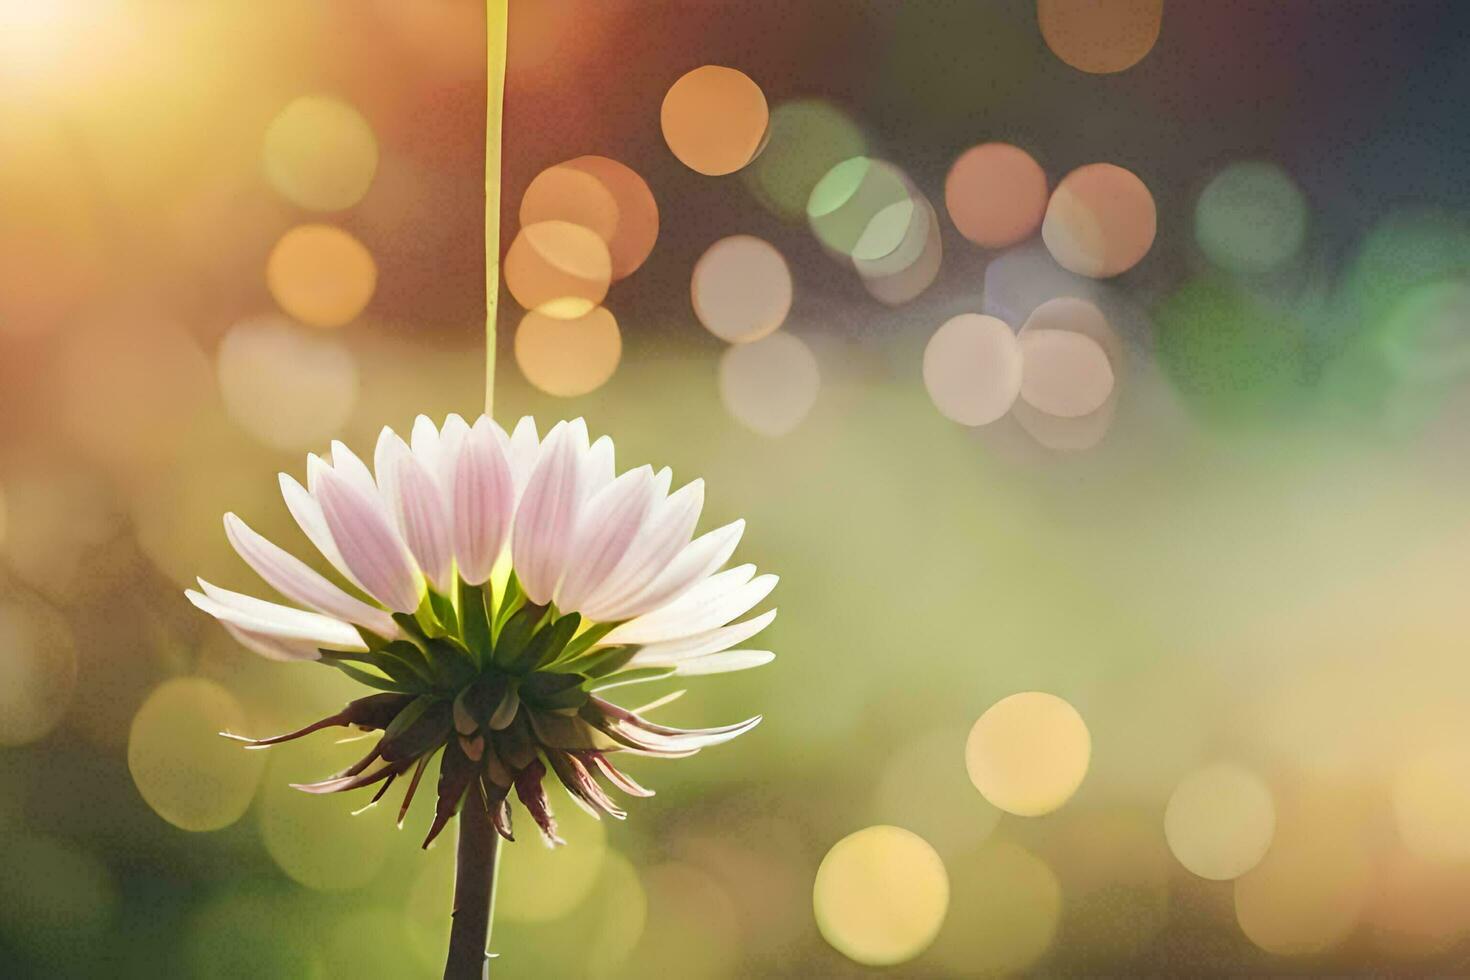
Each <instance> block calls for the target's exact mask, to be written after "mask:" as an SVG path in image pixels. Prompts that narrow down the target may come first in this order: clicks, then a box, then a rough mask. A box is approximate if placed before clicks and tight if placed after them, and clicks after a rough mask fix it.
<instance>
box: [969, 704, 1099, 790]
mask: <svg viewBox="0 0 1470 980" xmlns="http://www.w3.org/2000/svg"><path fill="white" fill-rule="evenodd" d="M1091 757H1092V738H1091V736H1090V735H1089V734H1088V731H1087V725H1086V723H1085V722H1083V720H1082V716H1081V715H1079V714H1078V713H1077V709H1076V708H1073V707H1072V706H1071V705H1070V704H1068V703H1067V702H1066V701H1064V700H1062V699H1061V698H1059V697H1057V696H1056V695H1054V694H1045V693H1043V692H1040V691H1026V692H1023V693H1021V694H1012V695H1011V696H1010V697H1008V698H1003V699H1002V700H1000V701H997V702H996V703H995V704H993V705H991V706H990V708H989V709H988V710H987V711H986V712H985V713H984V714H983V715H981V716H980V720H979V721H977V722H975V727H974V728H972V729H970V738H969V740H968V742H967V743H966V744H965V766H966V767H967V768H968V769H969V772H970V782H972V783H974V784H975V788H976V789H978V790H979V791H980V793H981V794H982V795H983V796H984V797H985V798H986V799H987V800H989V801H990V802H991V803H992V804H994V805H995V806H997V807H999V808H1000V809H1002V810H1004V811H1006V812H1007V813H1014V814H1016V815H1017V816H1021V817H1036V816H1040V815H1042V814H1044V813H1050V812H1051V811H1053V810H1055V809H1057V808H1058V807H1060V806H1061V805H1062V804H1064V803H1066V802H1067V800H1069V799H1071V798H1072V794H1073V793H1075V792H1077V787H1079V786H1081V785H1082V780H1083V778H1084V777H1085V776H1086V775H1087V766H1088V763H1089V761H1090V760H1091Z"/></svg>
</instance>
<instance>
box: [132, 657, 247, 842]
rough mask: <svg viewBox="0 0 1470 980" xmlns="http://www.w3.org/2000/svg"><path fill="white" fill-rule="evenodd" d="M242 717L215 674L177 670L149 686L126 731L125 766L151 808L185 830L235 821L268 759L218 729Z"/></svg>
mask: <svg viewBox="0 0 1470 980" xmlns="http://www.w3.org/2000/svg"><path fill="white" fill-rule="evenodd" d="M245 721H246V719H245V711H244V709H243V708H241V707H240V702H239V701H237V700H235V697H234V695H232V694H231V693H230V692H229V691H227V690H225V689H224V688H223V687H221V686H219V685H218V684H216V683H214V682H213V681H208V680H204V679H203V678H200V677H178V678H174V679H173V680H168V681H164V682H163V683H162V684H160V685H159V686H158V687H156V688H154V690H153V692H152V693H151V694H149V695H148V698H147V700H145V701H144V702H143V705H142V707H140V708H139V709H138V713H137V714H136V715H134V716H133V724H132V728H131V729H130V730H129V733H128V769H129V771H131V772H132V774H133V782H134V783H135V784H136V785H137V787H138V792H139V793H141V794H142V795H143V799H144V800H146V801H147V802H148V805H149V806H150V807H152V808H153V811H154V812H155V813H157V814H158V815H159V816H160V817H162V818H163V819H165V820H167V821H168V822H169V823H171V824H173V825H174V826H175V827H181V828H183V829H184V830H196V831H197V830H219V829H220V828H221V827H228V826H229V825H230V824H232V823H234V822H235V821H236V820H239V819H240V817H242V816H243V815H244V814H245V810H246V808H247V807H249V806H250V800H251V798H252V797H253V796H254V795H255V787H256V785H257V784H258V783H259V782H260V775H261V770H262V769H263V768H264V766H265V762H266V760H265V756H264V755H263V754H261V753H259V752H243V751H241V750H240V745H239V743H238V742H231V741H229V740H228V739H224V738H221V737H220V735H219V733H220V732H222V731H233V732H239V731H241V730H242V729H243V728H244V727H245Z"/></svg>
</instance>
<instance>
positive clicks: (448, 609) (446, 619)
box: [429, 589, 459, 636]
mask: <svg viewBox="0 0 1470 980" xmlns="http://www.w3.org/2000/svg"><path fill="white" fill-rule="evenodd" d="M429 608H430V609H431V610H433V613H434V618H435V619H436V620H437V621H438V623H439V625H440V626H442V627H443V629H444V633H445V635H447V636H458V635H459V617H458V616H456V615H455V612H454V600H453V599H451V598H450V597H449V596H447V595H440V594H439V593H437V592H435V591H434V590H433V589H430V590H429Z"/></svg>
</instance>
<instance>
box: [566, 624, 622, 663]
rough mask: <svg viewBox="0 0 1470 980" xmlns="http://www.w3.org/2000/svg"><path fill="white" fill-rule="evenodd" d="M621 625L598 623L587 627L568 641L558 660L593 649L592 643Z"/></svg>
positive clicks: (577, 655)
mask: <svg viewBox="0 0 1470 980" xmlns="http://www.w3.org/2000/svg"><path fill="white" fill-rule="evenodd" d="M621 625H622V624H621V623H596V624H594V625H592V626H589V627H587V628H586V629H585V630H583V631H582V632H581V633H580V634H579V635H577V636H574V637H572V638H571V639H570V640H569V641H567V645H566V649H564V650H562V652H561V656H560V657H559V658H558V660H559V661H562V662H565V661H568V660H572V659H574V658H576V657H580V656H581V655H582V654H584V653H586V652H587V651H588V650H590V649H592V644H594V643H596V642H597V641H598V640H600V639H602V638H603V637H604V636H607V634H609V633H611V632H612V631H613V630H614V629H616V628H617V627H619V626H621Z"/></svg>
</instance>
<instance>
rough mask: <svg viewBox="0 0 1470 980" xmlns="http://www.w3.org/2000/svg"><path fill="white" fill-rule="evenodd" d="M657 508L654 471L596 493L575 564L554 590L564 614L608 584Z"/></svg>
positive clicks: (584, 518)
mask: <svg viewBox="0 0 1470 980" xmlns="http://www.w3.org/2000/svg"><path fill="white" fill-rule="evenodd" d="M652 506H653V470H652V469H651V468H650V467H647V466H641V467H639V468H638V469H636V470H629V471H628V472H626V473H624V474H623V475H622V476H620V477H618V478H617V479H615V480H613V481H612V482H611V483H609V484H608V485H607V486H605V487H604V488H603V489H602V490H600V491H598V492H597V493H596V494H595V495H594V496H593V497H592V499H591V500H589V501H588V502H587V506H586V507H584V508H583V509H582V513H581V516H580V517H579V518H578V522H577V530H576V534H575V537H574V539H573V544H572V552H571V553H572V558H573V560H572V561H571V562H570V563H569V564H568V567H567V571H566V575H565V576H564V577H563V579H562V582H561V584H560V585H559V586H557V589H556V605H557V608H558V609H560V610H561V611H562V612H573V611H576V610H578V609H580V608H581V604H582V602H583V600H585V599H586V598H587V596H588V595H590V594H591V593H592V592H594V591H595V590H596V589H597V588H598V586H600V585H601V584H602V583H603V582H604V581H606V579H607V576H608V575H609V574H611V573H612V570H613V569H614V568H616V567H617V564H618V562H620V561H621V560H622V558H623V555H625V554H626V553H627V551H628V548H629V547H630V546H631V545H632V543H633V541H634V540H635V539H636V538H637V536H638V532H639V530H640V529H641V528H642V527H643V522H644V520H645V519H646V518H647V516H648V512H649V509H650V508H651V507H652Z"/></svg>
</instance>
